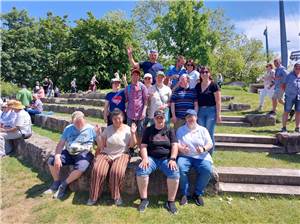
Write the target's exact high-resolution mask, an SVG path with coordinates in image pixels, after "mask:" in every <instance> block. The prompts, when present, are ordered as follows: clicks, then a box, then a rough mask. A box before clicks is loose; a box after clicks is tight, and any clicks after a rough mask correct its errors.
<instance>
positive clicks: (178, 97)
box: [170, 74, 198, 130]
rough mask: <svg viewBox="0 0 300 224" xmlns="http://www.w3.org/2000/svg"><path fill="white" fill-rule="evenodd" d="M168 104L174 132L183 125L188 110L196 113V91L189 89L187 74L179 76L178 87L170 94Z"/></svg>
mask: <svg viewBox="0 0 300 224" xmlns="http://www.w3.org/2000/svg"><path fill="white" fill-rule="evenodd" d="M170 102H171V113H172V122H173V124H174V128H175V130H177V129H178V128H179V127H181V126H182V125H183V124H184V122H185V119H184V118H185V113H186V111H187V110H188V109H195V110H196V111H198V102H197V96H196V91H195V90H194V89H190V88H189V80H188V77H187V74H183V75H182V76H180V78H179V87H178V88H176V90H175V91H174V92H173V93H172V96H171V101H170Z"/></svg>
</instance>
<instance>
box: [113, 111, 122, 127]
mask: <svg viewBox="0 0 300 224" xmlns="http://www.w3.org/2000/svg"><path fill="white" fill-rule="evenodd" d="M111 119H112V123H113V125H114V126H115V127H116V128H118V127H120V126H121V125H122V124H123V116H122V114H119V115H115V116H113V117H112V118H111Z"/></svg>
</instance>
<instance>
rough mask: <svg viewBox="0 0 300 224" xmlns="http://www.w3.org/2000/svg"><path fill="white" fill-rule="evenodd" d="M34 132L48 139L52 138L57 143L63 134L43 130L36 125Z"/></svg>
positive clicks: (33, 128)
mask: <svg viewBox="0 0 300 224" xmlns="http://www.w3.org/2000/svg"><path fill="white" fill-rule="evenodd" d="M32 130H33V131H34V132H35V133H37V134H39V135H42V136H45V137H47V138H50V139H51V140H53V141H55V142H58V141H59V139H60V136H61V133H59V132H56V131H51V130H47V129H43V128H41V127H38V126H35V125H33V126H32Z"/></svg>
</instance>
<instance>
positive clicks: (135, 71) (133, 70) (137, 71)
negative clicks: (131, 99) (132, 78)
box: [131, 68, 141, 75]
mask: <svg viewBox="0 0 300 224" xmlns="http://www.w3.org/2000/svg"><path fill="white" fill-rule="evenodd" d="M133 73H138V74H139V75H141V72H140V70H139V69H137V68H134V69H132V70H131V75H132V74H133Z"/></svg>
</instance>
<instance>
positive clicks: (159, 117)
mask: <svg viewBox="0 0 300 224" xmlns="http://www.w3.org/2000/svg"><path fill="white" fill-rule="evenodd" d="M155 119H159V120H162V119H165V117H163V116H156V117H155Z"/></svg>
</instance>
